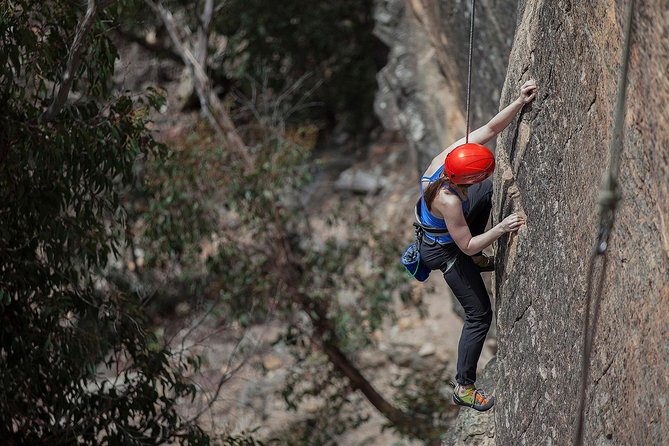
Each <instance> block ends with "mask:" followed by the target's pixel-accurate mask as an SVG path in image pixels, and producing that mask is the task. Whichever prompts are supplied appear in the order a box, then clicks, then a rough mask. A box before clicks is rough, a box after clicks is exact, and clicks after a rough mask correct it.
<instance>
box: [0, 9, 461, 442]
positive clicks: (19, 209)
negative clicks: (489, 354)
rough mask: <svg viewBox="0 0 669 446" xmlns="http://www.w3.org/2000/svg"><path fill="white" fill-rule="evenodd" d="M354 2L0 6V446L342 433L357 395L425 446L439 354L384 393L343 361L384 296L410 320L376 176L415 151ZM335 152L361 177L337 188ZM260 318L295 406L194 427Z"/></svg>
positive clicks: (392, 223) (385, 312) (352, 423)
mask: <svg viewBox="0 0 669 446" xmlns="http://www.w3.org/2000/svg"><path fill="white" fill-rule="evenodd" d="M373 7H374V5H373V1H371V0H365V1H340V2H316V3H310V4H309V6H308V7H305V4H304V3H303V2H269V1H263V0H245V1H242V0H229V1H214V0H202V1H198V2H186V1H164V2H160V1H156V2H153V1H151V0H147V1H134V0H123V1H122V0H119V1H112V0H97V1H96V0H88V1H87V2H85V1H31V0H17V1H3V2H2V5H1V7H0V8H1V10H0V29H1V34H0V35H1V39H2V40H1V41H0V57H1V58H2V60H1V61H0V62H1V63H0V97H1V103H2V105H3V107H2V114H1V115H0V121H1V126H2V129H3V131H2V133H1V134H0V171H1V172H0V182H1V187H0V194H2V196H1V198H0V215H1V220H2V224H1V225H0V306H1V308H2V318H3V322H2V324H1V325H0V359H1V362H0V371H1V376H2V378H3V381H4V382H3V386H2V389H1V390H0V418H1V422H0V442H2V444H98V443H106V444H166V443H168V444H175V443H179V444H209V443H212V442H213V443H215V444H230V445H242V444H248V445H253V444H337V438H338V436H340V435H342V434H344V433H345V432H346V431H347V430H349V429H353V428H355V427H358V426H360V425H362V424H364V423H365V422H366V421H367V419H368V418H369V417H368V415H366V414H365V413H363V412H360V411H358V410H357V409H356V407H358V406H356V404H359V403H360V402H359V401H358V398H360V395H362V396H364V399H365V400H366V401H367V403H366V404H371V406H370V407H374V410H376V411H377V412H378V413H379V414H381V415H382V416H383V417H384V418H385V419H386V423H387V427H388V428H391V429H392V430H394V432H396V434H397V436H398V438H404V439H406V440H407V441H408V442H416V441H418V442H425V443H427V444H430V443H434V442H437V444H438V442H439V440H440V438H441V436H442V435H443V433H444V432H445V431H446V430H447V427H448V425H449V423H450V422H451V420H452V419H453V416H454V411H453V409H452V408H450V407H449V406H448V403H447V402H446V400H445V398H446V397H445V396H444V394H443V393H442V392H441V388H442V387H443V385H444V383H445V379H446V378H445V376H446V375H445V374H446V365H445V364H443V363H442V364H440V363H439V362H438V361H435V362H434V363H432V364H431V365H430V366H429V367H430V368H429V371H427V372H426V371H425V370H424V371H423V372H424V373H411V372H409V373H404V374H403V377H402V379H398V380H396V382H395V383H394V386H393V390H392V391H391V392H388V391H385V390H384V391H379V390H378V389H377V386H375V384H374V383H373V381H374V380H373V377H370V376H366V375H365V373H364V372H363V371H361V369H360V367H359V366H358V364H359V362H360V354H361V352H363V350H364V349H365V348H370V347H371V348H372V349H374V348H375V346H376V345H378V336H379V334H378V333H379V330H380V329H381V328H382V327H383V324H384V323H387V322H388V321H389V320H390V321H397V319H398V315H397V313H396V309H397V308H398V307H397V305H396V304H397V303H398V302H399V303H400V304H401V305H403V306H407V307H412V308H415V309H416V311H417V312H418V313H419V314H424V312H425V307H424V302H423V300H422V293H423V289H422V288H415V287H412V284H411V283H410V282H409V281H408V280H407V278H406V276H404V275H403V273H402V271H401V270H400V268H399V264H398V262H397V258H398V255H399V251H400V250H401V247H402V246H404V245H405V244H406V243H405V242H406V241H407V240H408V239H407V237H408V236H410V226H409V225H406V224H405V223H407V222H408V221H410V219H411V215H406V214H407V213H406V212H405V211H402V208H401V206H399V205H397V203H396V204H395V206H394V207H390V208H388V207H386V208H383V210H379V206H378V203H379V202H381V201H385V200H387V199H388V196H389V195H390V194H391V192H392V193H395V194H396V188H395V189H393V188H390V187H389V185H390V184H391V183H392V182H393V181H394V180H397V179H401V178H403V177H401V176H397V175H395V176H392V175H391V174H389V173H388V172H385V171H384V170H383V169H388V170H389V171H390V170H393V169H394V170H397V171H401V170H402V169H403V168H405V167H406V165H407V164H413V163H415V160H413V159H410V158H411V157H410V155H409V153H408V151H406V150H404V147H403V146H402V142H401V141H400V140H398V138H397V137H396V136H395V135H393V134H389V133H387V132H383V131H382V129H381V127H380V124H379V123H378V122H377V120H376V118H375V117H374V113H373V100H374V94H375V92H376V90H377V84H376V73H377V72H379V71H380V69H381V68H382V66H383V65H384V63H385V59H386V56H387V49H386V48H385V47H384V45H383V44H382V43H381V42H380V41H378V40H377V39H376V38H375V37H373V35H372V28H373V26H374V21H373ZM354 163H367V165H368V166H373V167H374V169H372V170H373V172H374V173H375V174H364V175H360V174H357V173H355V172H348V173H350V175H349V176H348V177H347V176H345V175H344V176H343V177H342V176H339V179H340V181H338V182H337V188H338V190H339V191H340V192H339V193H338V195H337V196H336V198H335V199H333V198H332V197H333V191H332V190H331V189H332V184H333V181H331V179H332V178H336V177H337V175H339V174H340V173H341V172H342V171H343V170H345V169H346V168H347V167H349V166H351V165H353V164H354ZM412 172H413V170H412ZM324 178H325V179H329V180H328V181H324ZM397 184H399V183H397ZM397 184H395V186H396V185H397ZM408 194H409V195H412V194H413V191H409V192H408ZM394 200H395V202H397V197H395V198H394ZM259 326H260V327H262V326H269V327H272V329H273V330H274V332H275V334H274V335H273V340H272V342H273V343H275V344H281V345H282V346H285V348H286V352H287V354H288V355H290V356H291V357H292V362H291V367H290V371H289V373H288V374H287V377H286V380H285V382H284V383H283V384H282V385H283V391H282V396H283V403H284V405H285V410H286V411H291V410H292V411H294V412H295V413H297V412H299V411H300V410H301V408H302V409H303V408H304V406H305V405H308V406H310V407H312V408H311V409H310V410H309V413H310V415H309V416H300V417H297V416H296V417H295V420H294V422H290V421H289V422H288V423H287V424H286V426H285V429H284V430H277V431H273V432H271V433H269V434H268V433H267V432H265V431H262V430H258V431H255V432H253V431H250V432H246V431H245V432H240V431H238V430H235V428H234V427H233V426H228V425H226V424H225V423H224V420H220V419H217V420H216V424H217V425H216V427H215V428H212V425H213V424H214V423H206V422H204V421H203V420H205V419H208V418H207V417H208V416H210V415H211V410H212V407H213V406H214V405H215V404H220V400H219V397H220V396H221V392H222V389H225V386H226V385H228V383H229V382H230V381H231V380H232V379H233V377H234V376H235V374H236V373H237V372H239V370H241V369H242V368H243V367H244V366H245V364H246V360H247V358H248V357H249V356H250V354H251V350H252V347H253V346H252V345H250V344H249V343H248V339H249V338H248V336H247V334H248V333H249V332H252V331H253V330H254V329H256V328H257V327H259ZM221 333H222V334H223V336H224V337H225V338H226V340H227V341H228V343H229V344H230V345H233V348H232V350H231V351H226V352H224V353H223V354H222V355H219V356H218V357H217V360H220V364H217V366H216V367H217V368H218V369H219V371H220V373H219V374H218V375H216V380H215V382H213V383H212V382H210V381H207V382H208V385H205V384H203V383H204V382H205V380H203V373H204V369H206V370H209V366H210V362H211V361H212V358H211V354H210V352H209V357H208V356H207V355H208V352H207V351H206V349H204V348H203V347H202V346H203V345H204V344H205V342H204V341H205V340H206V339H207V338H209V337H212V336H219V335H221ZM428 354H429V353H428ZM274 367H275V366H274V365H272V363H271V362H265V363H263V364H262V368H263V371H264V372H271V370H272V369H273V368H274ZM423 367H424V365H423ZM409 368H411V367H409ZM205 378H206V377H205ZM228 428H229V429H228ZM258 428H260V426H258Z"/></svg>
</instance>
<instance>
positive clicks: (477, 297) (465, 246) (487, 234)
mask: <svg viewBox="0 0 669 446" xmlns="http://www.w3.org/2000/svg"><path fill="white" fill-rule="evenodd" d="M536 88H537V86H536V83H535V81H534V80H529V81H527V82H525V83H524V84H523V86H522V87H521V88H520V96H519V97H518V99H516V100H515V101H514V102H513V103H511V104H510V105H509V106H507V107H506V108H505V109H504V110H502V111H501V112H499V113H498V114H497V116H495V117H494V118H493V119H491V120H490V122H488V123H487V124H486V125H484V126H483V127H481V128H479V129H477V130H475V131H473V132H471V133H470V135H469V141H468V142H469V144H464V142H465V138H463V139H461V140H459V141H457V142H455V143H454V144H453V145H451V146H449V147H448V148H447V149H446V150H444V151H443V152H441V153H440V154H439V155H437V156H436V157H435V158H434V159H433V160H432V163H431V164H430V167H428V169H427V170H426V171H425V173H424V174H423V177H422V178H421V183H420V186H421V199H420V202H419V208H420V209H418V212H417V215H418V218H419V219H420V223H421V226H424V228H438V229H435V230H434V231H433V232H432V233H430V231H429V229H424V230H423V235H422V242H421V244H420V258H421V261H422V262H423V263H424V264H425V265H426V266H427V267H428V268H430V269H432V270H435V269H439V270H441V271H442V272H443V274H444V278H445V279H446V283H447V284H448V286H449V287H450V288H451V290H452V291H453V294H455V297H456V298H457V299H458V301H459V302H460V304H461V305H462V307H463V308H464V310H465V315H466V316H465V324H464V327H463V328H462V334H461V335H460V342H459V344H458V363H457V374H456V378H455V379H456V381H457V385H456V386H455V389H454V390H453V401H454V402H455V403H457V404H459V405H463V406H468V407H471V408H474V409H476V410H479V411H485V410H488V409H490V408H491V407H492V406H493V405H494V404H495V398H494V397H493V396H487V395H486V393H485V392H484V391H483V390H481V389H477V388H476V386H475V384H474V383H475V382H476V364H477V363H478V360H479V356H480V355H481V350H482V349H483V343H484V341H485V337H486V334H487V333H488V329H489V328H490V323H491V321H492V310H491V308H490V298H489V297H488V292H487V291H486V289H485V286H484V284H483V280H482V279H481V275H480V272H481V271H490V270H492V269H493V268H492V267H493V265H492V264H493V261H492V259H490V258H488V257H487V256H485V255H483V253H482V250H483V249H484V248H486V247H488V246H490V245H491V244H492V243H493V242H494V241H495V240H497V239H498V238H499V237H501V236H502V235H503V234H505V233H507V232H515V231H518V229H519V228H520V226H521V225H523V224H524V223H525V219H524V217H523V216H521V215H519V214H516V213H513V214H511V215H509V216H508V217H506V218H505V219H504V220H502V221H501V222H500V223H499V224H497V225H496V226H494V227H493V228H492V229H490V230H488V231H485V227H486V224H487V222H488V217H489V216H490V209H491V202H492V201H491V199H492V181H491V180H490V179H487V178H488V177H489V176H490V175H491V174H492V171H493V170H494V166H495V163H494V158H493V157H492V153H491V152H490V151H488V150H487V149H486V148H485V147H483V146H480V145H479V144H485V143H486V142H488V141H490V140H491V139H492V138H494V137H495V136H496V135H497V134H498V133H500V132H501V131H502V130H504V129H505V128H506V126H508V125H509V123H510V122H511V121H512V119H513V118H514V116H515V115H516V114H517V113H518V112H519V111H520V110H521V109H522V108H523V106H524V105H525V104H528V103H529V102H531V101H532V100H533V99H534V96H535V94H536ZM471 143H474V144H471ZM463 144H464V145H463Z"/></svg>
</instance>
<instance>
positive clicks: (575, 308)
mask: <svg viewBox="0 0 669 446" xmlns="http://www.w3.org/2000/svg"><path fill="white" fill-rule="evenodd" d="M623 6H624V5H623V3H622V2H620V1H617V2H614V1H590V2H572V1H531V2H530V1H528V2H524V1H523V2H521V4H520V7H519V13H518V17H519V19H518V28H517V32H516V36H515V41H514V45H513V49H512V53H511V57H510V64H509V70H508V74H507V79H506V83H505V86H504V91H503V94H502V102H503V103H504V102H506V101H508V100H510V99H511V98H512V96H514V95H515V94H517V89H518V87H519V86H520V85H521V83H522V82H523V81H524V80H527V79H528V78H530V77H533V78H535V79H536V80H537V84H538V88H539V93H538V95H537V100H536V101H535V103H534V104H532V106H530V107H528V108H527V109H526V110H525V111H524V112H523V113H522V114H521V116H520V119H519V120H518V121H517V122H515V123H513V124H512V125H511V126H510V127H509V128H508V129H507V131H506V132H504V133H503V134H502V135H501V137H500V138H499V140H498V144H497V160H498V169H497V171H496V174H495V175H496V176H495V181H496V185H497V187H498V188H497V194H496V201H495V207H494V210H493V212H494V215H495V216H496V218H497V220H499V219H500V218H503V217H504V216H506V215H507V214H508V213H509V212H510V211H511V210H522V211H524V212H525V213H526V214H527V226H526V227H524V228H523V229H521V231H520V232H519V233H518V235H515V236H512V237H505V238H503V239H500V241H499V243H498V250H497V255H498V257H499V258H501V259H503V260H504V262H500V263H499V266H498V270H497V271H496V283H495V286H496V299H497V321H498V332H497V334H498V339H499V350H498V375H497V386H496V388H497V397H498V403H497V407H496V408H495V421H496V443H497V445H504V446H506V445H523V444H527V445H537V444H542V445H543V444H555V445H566V444H571V439H572V436H573V433H574V425H575V419H576V409H577V405H578V404H577V401H576V396H577V391H578V386H579V372H580V362H579V355H580V350H581V323H582V318H583V312H584V302H585V298H584V295H585V271H586V264H587V261H588V254H589V251H590V249H591V246H592V244H593V242H594V239H595V235H596V227H597V211H596V200H597V189H598V186H599V182H600V178H601V175H602V173H603V171H604V169H605V165H606V164H607V163H608V141H609V138H610V136H611V127H612V120H613V108H614V106H615V104H614V103H615V92H616V84H617V80H618V76H619V74H618V68H619V67H618V65H619V60H620V55H621V52H622V48H621V46H622V40H623V39H622V33H623V31H622V23H623V21H624V17H623V15H624V10H623V9H624V8H623ZM637 10H638V11H637V16H636V17H637V19H638V20H637V21H636V33H635V35H634V38H633V46H632V55H631V66H630V79H629V89H628V107H627V113H626V120H625V125H626V134H625V139H624V141H625V148H624V153H623V156H622V165H621V173H622V174H621V178H620V182H621V190H622V195H623V200H622V202H621V204H620V207H619V210H618V213H617V215H616V222H615V226H614V231H613V235H612V238H611V240H610V248H609V253H608V258H609V264H608V268H607V275H606V280H605V285H604V292H603V298H602V312H601V317H600V320H599V328H598V332H597V337H596V340H595V345H594V351H593V357H592V367H591V378H590V380H589V383H588V392H587V396H588V404H587V422H586V426H585V442H584V444H586V445H650V444H653V445H655V444H657V445H659V444H669V417H668V416H667V413H668V410H669V407H667V400H668V399H669V398H668V397H667V394H668V393H669V373H668V372H667V371H668V370H669V243H668V240H669V114H668V113H667V108H668V107H669V79H668V74H667V73H669V8H668V7H667V2H666V1H644V2H637ZM500 192H501V193H500Z"/></svg>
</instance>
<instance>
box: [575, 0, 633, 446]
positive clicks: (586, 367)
mask: <svg viewBox="0 0 669 446" xmlns="http://www.w3.org/2000/svg"><path fill="white" fill-rule="evenodd" d="M626 13H627V22H626V28H625V42H624V44H623V56H622V73H621V78H620V82H619V84H618V94H617V97H616V109H615V119H614V124H613V138H612V139H611V141H610V143H609V166H608V168H607V170H606V172H604V176H603V178H602V186H601V191H600V194H599V231H598V234H597V241H596V242H595V246H594V247H593V250H592V253H591V254H590V260H589V263H588V272H587V275H586V283H587V286H586V300H585V316H584V320H583V349H582V355H581V382H580V384H581V388H580V398H579V405H578V412H577V423H576V435H575V439H574V445H575V446H582V445H583V428H584V426H583V424H584V417H585V400H586V398H585V396H586V389H587V382H588V379H589V377H590V356H591V354H592V344H593V341H594V339H595V334H596V333H597V322H598V320H599V310H600V301H601V294H602V287H603V285H604V279H605V277H606V265H607V258H606V250H607V248H608V244H609V236H610V235H611V231H612V229H613V222H614V218H615V211H616V207H617V205H618V201H619V200H620V192H619V191H618V174H619V172H620V157H621V154H622V151H623V131H624V120H625V100H626V93H627V71H628V67H629V55H630V39H631V35H632V22H633V20H632V19H633V15H634V14H633V13H634V0H630V2H629V4H628V5H627V11H626ZM597 257H601V258H602V265H601V269H600V273H599V280H598V282H597V288H596V290H595V293H594V294H592V288H593V284H592V282H593V275H594V273H593V271H594V268H595V259H596V258H597ZM591 296H592V297H593V316H592V327H591V328H590V329H589V326H590V300H591Z"/></svg>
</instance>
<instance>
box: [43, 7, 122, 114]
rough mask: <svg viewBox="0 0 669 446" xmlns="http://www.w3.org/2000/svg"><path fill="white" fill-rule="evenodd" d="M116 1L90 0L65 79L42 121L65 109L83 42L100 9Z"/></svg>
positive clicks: (70, 55) (74, 44)
mask: <svg viewBox="0 0 669 446" xmlns="http://www.w3.org/2000/svg"><path fill="white" fill-rule="evenodd" d="M114 1H115V0H102V1H96V0H88V6H87V8H86V14H84V17H83V18H82V19H81V21H80V22H79V24H78V25H77V31H76V33H75V35H74V41H73V42H72V46H71V47H70V50H69V51H68V54H67V64H66V66H65V74H63V80H62V81H61V83H60V84H59V85H58V86H57V87H56V88H57V92H56V94H55V95H54V97H53V100H52V101H51V105H49V108H48V109H47V110H46V111H45V112H44V113H43V114H42V116H41V118H40V120H41V121H42V122H48V121H50V120H52V119H53V118H54V117H55V116H56V115H57V114H58V113H60V111H61V110H62V109H63V106H64V105H65V102H66V101H67V97H68V95H69V94H70V90H71V89H72V83H73V82H74V74H75V73H76V72H77V70H78V69H79V64H80V63H81V51H82V44H83V42H84V40H85V38H86V36H87V35H88V33H89V32H90V31H91V28H92V27H93V23H94V22H95V16H96V15H97V13H98V11H101V10H103V9H104V8H106V7H107V6H109V5H111V4H112V3H114Z"/></svg>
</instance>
